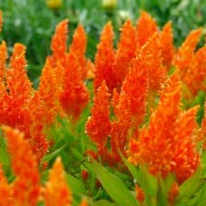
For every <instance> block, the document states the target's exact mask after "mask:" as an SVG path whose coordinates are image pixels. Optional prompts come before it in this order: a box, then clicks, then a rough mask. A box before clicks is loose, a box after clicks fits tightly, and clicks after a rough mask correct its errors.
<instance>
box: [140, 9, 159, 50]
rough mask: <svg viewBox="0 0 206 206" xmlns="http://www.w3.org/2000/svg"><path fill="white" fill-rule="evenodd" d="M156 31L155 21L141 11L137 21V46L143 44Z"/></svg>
mask: <svg viewBox="0 0 206 206" xmlns="http://www.w3.org/2000/svg"><path fill="white" fill-rule="evenodd" d="M157 31H158V27H157V24H156V21H155V20H154V19H153V18H152V17H151V16H150V14H148V13H147V12H145V11H141V13H140V17H139V20H138V23H137V39H138V44H139V46H140V47H141V46H143V45H144V44H145V43H146V42H147V40H148V39H149V38H150V37H151V36H152V35H153V34H154V33H155V32H157Z"/></svg>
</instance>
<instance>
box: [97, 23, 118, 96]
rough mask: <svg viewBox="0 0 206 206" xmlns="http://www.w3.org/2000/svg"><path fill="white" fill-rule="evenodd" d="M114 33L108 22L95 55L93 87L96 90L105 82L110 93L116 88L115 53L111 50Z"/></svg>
mask: <svg viewBox="0 0 206 206" xmlns="http://www.w3.org/2000/svg"><path fill="white" fill-rule="evenodd" d="M113 40H114V31H113V27H112V24H111V22H108V23H107V24H106V25H105V27H104V29H103V31H102V33H101V37H100V43H99V44H98V46H97V53H96V55H95V67H96V72H95V75H96V77H95V79H94V87H95V90H97V89H98V88H99V87H100V86H101V84H102V82H103V81H104V80H105V81H106V85H107V86H108V89H109V91H110V92H112V90H113V89H114V88H115V87H116V85H117V82H116V76H115V75H116V74H115V73H114V68H113V64H114V60H115V52H114V48H113Z"/></svg>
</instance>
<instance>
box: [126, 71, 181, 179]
mask: <svg viewBox="0 0 206 206" xmlns="http://www.w3.org/2000/svg"><path fill="white" fill-rule="evenodd" d="M180 89H181V84H180V81H179V77H178V74H177V73H175V74H173V75H172V76H171V78H170V80H169V81H168V83H167V85H166V86H165V88H164V90H163V91H162V93H161V97H160V102H159V105H158V106H157V108H156V111H155V112H154V113H153V114H152V115H151V118H150V122H149V127H148V128H146V127H144V128H143V129H142V130H141V132H140V136H139V138H138V139H137V140H135V139H133V138H132V139H131V141H130V145H129V153H130V156H129V161H130V162H133V163H134V164H148V166H149V171H150V172H151V173H152V174H154V175H157V174H158V173H161V174H162V175H163V176H166V175H167V174H168V172H170V171H171V167H172V164H173V162H172V158H173V156H174V155H173V147H174V146H176V145H175V138H174V131H175V121H176V119H177V118H178V116H179V113H180ZM151 154H152V155H151Z"/></svg>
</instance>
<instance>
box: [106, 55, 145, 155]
mask: <svg viewBox="0 0 206 206" xmlns="http://www.w3.org/2000/svg"><path fill="white" fill-rule="evenodd" d="M147 90H148V71H147V68H145V65H144V62H143V60H142V58H141V56H138V57H137V58H136V59H135V60H133V62H132V66H131V68H130V70H129V72H128V74H127V76H126V78H125V81H124V82H123V85H122V89H121V92H120V94H119V95H118V93H115V95H114V96H113V106H114V114H115V117H116V118H117V120H116V121H113V123H112V129H111V133H110V135H111V146H112V149H113V152H114V154H116V153H117V149H118V148H119V149H120V150H121V151H122V152H123V153H124V150H125V146H126V145H127V141H128V138H129V136H131V135H132V133H137V132H138V130H139V126H140V124H141V123H143V120H144V116H145V112H146V98H147Z"/></svg>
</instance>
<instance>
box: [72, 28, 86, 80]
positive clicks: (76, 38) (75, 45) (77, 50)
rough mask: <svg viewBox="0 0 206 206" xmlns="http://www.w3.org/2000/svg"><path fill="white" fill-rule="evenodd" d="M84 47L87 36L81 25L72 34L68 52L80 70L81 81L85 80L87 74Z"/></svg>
mask: <svg viewBox="0 0 206 206" xmlns="http://www.w3.org/2000/svg"><path fill="white" fill-rule="evenodd" d="M86 46H87V36H86V32H85V30H84V28H83V26H82V25H81V24H79V25H78V27H77V29H76V30H75V32H74V35H73V39H72V43H71V45H70V49H69V50H70V52H71V53H73V54H75V55H76V58H77V60H78V62H79V66H80V68H81V75H82V80H85V78H86V74H87V67H86V63H87V61H86V57H85V53H86Z"/></svg>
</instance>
